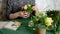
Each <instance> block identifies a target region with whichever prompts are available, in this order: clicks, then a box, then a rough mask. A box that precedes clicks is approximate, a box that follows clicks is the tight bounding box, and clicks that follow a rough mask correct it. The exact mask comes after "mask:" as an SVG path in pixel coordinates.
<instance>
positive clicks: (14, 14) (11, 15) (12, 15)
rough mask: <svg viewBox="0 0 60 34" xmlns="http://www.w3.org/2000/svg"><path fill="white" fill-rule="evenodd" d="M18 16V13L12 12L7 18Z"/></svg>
mask: <svg viewBox="0 0 60 34" xmlns="http://www.w3.org/2000/svg"><path fill="white" fill-rule="evenodd" d="M18 17H19V15H18V13H13V14H10V15H9V19H15V18H18Z"/></svg>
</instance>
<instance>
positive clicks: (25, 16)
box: [19, 12, 30, 18]
mask: <svg viewBox="0 0 60 34" xmlns="http://www.w3.org/2000/svg"><path fill="white" fill-rule="evenodd" d="M19 17H22V18H28V17H30V13H29V12H20V13H19Z"/></svg>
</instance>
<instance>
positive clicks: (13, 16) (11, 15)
mask: <svg viewBox="0 0 60 34" xmlns="http://www.w3.org/2000/svg"><path fill="white" fill-rule="evenodd" d="M18 17H22V18H28V17H30V13H29V12H25V11H24V12H22V11H20V12H16V13H14V14H10V15H9V18H10V19H15V18H18Z"/></svg>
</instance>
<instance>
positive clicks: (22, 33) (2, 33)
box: [0, 18, 53, 34]
mask: <svg viewBox="0 0 60 34" xmlns="http://www.w3.org/2000/svg"><path fill="white" fill-rule="evenodd" d="M16 20H17V21H20V22H22V25H21V26H20V27H19V28H18V29H17V30H16V31H13V30H8V29H1V30H0V34H36V31H35V30H31V31H29V30H27V28H25V27H24V25H25V24H26V23H27V22H29V20H30V18H27V19H16ZM46 34H53V33H52V32H49V31H47V32H46Z"/></svg>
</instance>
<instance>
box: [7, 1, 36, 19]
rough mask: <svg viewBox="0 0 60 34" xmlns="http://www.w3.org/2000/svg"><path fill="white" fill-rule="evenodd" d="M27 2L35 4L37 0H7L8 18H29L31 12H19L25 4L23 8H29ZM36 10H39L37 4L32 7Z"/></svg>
mask: <svg viewBox="0 0 60 34" xmlns="http://www.w3.org/2000/svg"><path fill="white" fill-rule="evenodd" d="M26 4H32V5H35V0H8V1H7V11H6V16H7V18H8V19H16V18H18V17H22V18H28V17H30V14H29V13H28V12H26V14H24V13H23V12H20V11H19V12H18V10H20V9H21V8H20V7H22V6H23V5H25V6H24V7H23V9H27V6H26ZM32 8H33V10H34V11H37V10H36V8H35V6H33V7H32Z"/></svg>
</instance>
